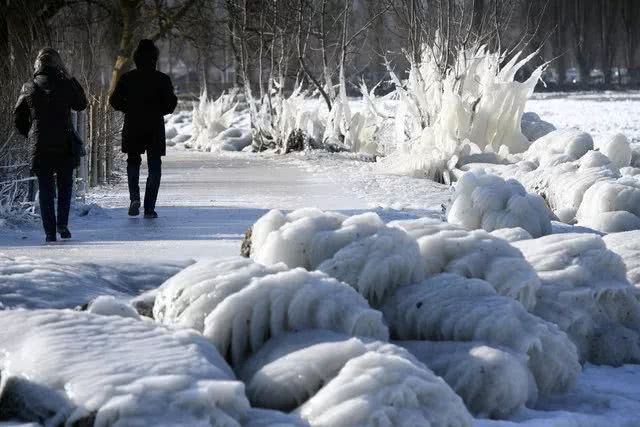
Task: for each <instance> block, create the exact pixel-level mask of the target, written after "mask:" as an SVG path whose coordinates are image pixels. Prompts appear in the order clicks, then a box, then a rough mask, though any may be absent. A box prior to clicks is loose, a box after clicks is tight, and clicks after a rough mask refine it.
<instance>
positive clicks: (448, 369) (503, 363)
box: [394, 341, 538, 418]
mask: <svg viewBox="0 0 640 427" xmlns="http://www.w3.org/2000/svg"><path fill="white" fill-rule="evenodd" d="M394 343H395V344H397V345H399V346H402V347H404V348H406V349H407V350H409V351H410V352H411V353H412V354H413V355H414V356H415V357H416V358H417V359H418V360H420V361H421V362H422V363H424V364H425V365H427V366H428V367H429V368H430V369H432V370H433V372H434V373H435V374H436V375H438V376H440V377H442V378H443V379H444V380H445V381H446V382H447V384H449V386H450V387H451V388H453V390H454V391H455V392H456V393H457V394H458V395H459V396H460V397H462V400H464V403H465V404H466V406H467V408H469V410H470V411H471V412H472V413H473V414H474V415H477V416H481V417H490V418H506V417H508V416H509V415H511V414H513V413H514V412H516V411H517V410H519V409H521V408H523V407H524V405H525V404H527V403H534V402H535V401H536V399H537V397H538V387H537V386H536V382H535V380H534V378H533V376H532V375H531V372H530V371H529V369H528V368H527V363H526V357H525V356H524V355H522V354H518V353H514V352H513V351H509V350H506V349H499V348H495V347H490V346H488V345H485V344H483V343H478V342H456V341H395V342H394Z"/></svg>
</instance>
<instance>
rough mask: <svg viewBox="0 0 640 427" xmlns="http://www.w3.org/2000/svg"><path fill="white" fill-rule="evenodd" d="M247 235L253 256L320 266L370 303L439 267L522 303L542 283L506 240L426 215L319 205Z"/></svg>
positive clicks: (272, 218)
mask: <svg viewBox="0 0 640 427" xmlns="http://www.w3.org/2000/svg"><path fill="white" fill-rule="evenodd" d="M405 232H406V233H405ZM251 239H252V241H251V257H252V258H254V259H255V260H256V261H258V262H260V263H263V264H266V265H274V264H276V263H279V262H283V263H285V264H287V266H289V267H304V268H306V269H308V270H312V269H320V270H322V271H324V272H325V273H327V274H329V275H330V276H332V277H335V278H337V279H338V280H341V281H343V282H345V283H348V284H349V285H351V286H353V287H354V288H355V289H357V290H358V292H360V293H361V294H362V295H363V296H365V297H366V298H367V300H368V301H369V302H370V303H371V304H372V305H373V306H374V307H377V306H378V305H379V304H380V303H381V302H382V301H383V300H384V298H385V297H386V296H388V295H390V294H391V293H392V292H393V290H394V289H395V288H396V287H398V286H403V285H406V284H410V283H417V282H419V281H421V280H422V279H423V278H424V277H425V275H426V276H429V275H434V274H437V273H441V272H445V271H446V272H452V273H456V274H460V275H462V276H465V277H475V278H480V279H484V280H486V281H488V282H490V283H491V284H492V285H493V286H494V287H495V288H496V289H497V290H498V292H499V293H501V294H503V295H508V296H511V297H513V298H516V299H517V300H519V301H520V302H522V303H523V304H524V305H525V306H526V307H527V308H531V307H533V305H535V300H536V298H535V293H536V289H537V288H538V286H539V285H540V281H539V279H538V277H537V275H536V273H535V271H534V270H533V269H532V268H531V266H529V265H528V263H527V262H526V261H525V260H524V258H523V257H522V254H521V253H520V252H519V251H518V250H517V249H515V248H513V247H512V246H511V245H509V243H508V242H507V241H505V240H502V239H500V238H497V237H495V236H492V235H491V234H489V233H487V232H486V231H484V230H474V231H467V230H464V229H462V228H461V227H458V226H455V225H452V224H449V223H443V222H440V221H437V220H431V219H420V220H409V221H396V222H392V223H389V226H385V225H384V224H383V222H382V221H381V220H380V218H379V217H378V216H377V215H376V214H373V213H367V214H363V215H356V216H352V217H349V218H347V217H345V216H343V215H341V214H337V213H333V212H322V211H320V210H317V209H301V210H297V211H294V212H292V213H290V214H287V215H285V214H283V213H282V212H280V211H271V212H269V213H267V214H266V215H264V216H263V217H261V218H260V219H259V220H258V221H257V222H256V223H255V224H254V226H253V232H252V237H251ZM416 242H417V245H416Z"/></svg>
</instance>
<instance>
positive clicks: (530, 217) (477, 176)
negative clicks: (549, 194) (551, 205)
mask: <svg viewBox="0 0 640 427" xmlns="http://www.w3.org/2000/svg"><path fill="white" fill-rule="evenodd" d="M551 217H552V213H551V212H550V211H549V209H548V208H547V207H546V205H545V202H544V199H543V198H542V197H540V196H539V195H537V194H535V193H534V194H532V193H527V192H526V190H525V189H524V187H523V186H522V184H520V183H519V182H518V181H516V180H514V179H509V180H506V181H505V180H504V179H502V178H500V177H499V176H496V175H491V174H487V173H485V172H484V171H483V170H480V171H475V172H467V173H466V174H464V175H463V176H462V177H461V178H460V180H459V181H458V182H457V183H456V189H455V194H454V195H453V199H452V201H451V205H450V207H449V208H448V211H447V220H448V221H449V222H450V223H452V224H457V225H460V226H462V227H464V228H466V229H468V230H475V229H478V228H482V229H484V230H486V231H494V230H497V229H500V228H513V227H520V228H522V229H524V230H526V231H527V232H528V233H529V234H530V235H531V236H533V237H540V236H543V235H547V234H550V233H551Z"/></svg>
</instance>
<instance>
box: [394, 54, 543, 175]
mask: <svg viewBox="0 0 640 427" xmlns="http://www.w3.org/2000/svg"><path fill="white" fill-rule="evenodd" d="M437 49H438V47H437V46H436V47H430V48H427V47H425V48H424V49H423V52H422V58H423V60H422V62H420V63H419V64H417V63H415V62H413V61H411V60H410V64H411V69H410V72H409V77H408V79H407V81H406V83H403V82H401V81H400V79H399V78H398V77H397V76H396V75H395V73H393V72H391V77H392V80H393V81H394V82H395V84H396V92H397V98H398V100H399V105H398V108H397V110H396V113H395V120H396V139H397V140H398V141H400V142H399V145H398V148H397V150H396V151H395V152H393V153H391V154H390V155H389V157H388V158H387V159H385V160H384V161H383V162H382V167H383V169H384V170H386V171H388V172H391V173H400V174H408V175H413V176H419V177H424V178H428V179H432V180H436V181H440V182H444V183H449V182H451V181H452V180H453V176H452V172H453V170H454V169H455V167H456V165H457V163H458V161H459V160H460V159H462V158H464V157H466V156H468V155H470V154H477V153H480V152H483V151H486V152H495V153H500V154H503V155H506V154H509V153H519V152H523V151H525V150H526V149H527V147H528V146H529V141H528V140H527V138H526V137H525V136H524V135H523V134H522V131H521V128H520V126H521V120H522V115H523V113H524V107H525V104H526V101H527V99H528V98H529V96H530V95H531V93H532V92H533V89H534V87H535V85H536V83H537V81H538V79H539V78H540V76H541V73H542V67H541V68H538V69H536V70H535V71H534V72H533V74H532V75H531V77H530V78H529V79H528V80H527V81H526V82H524V83H520V82H516V81H514V77H515V74H516V72H517V71H518V70H519V69H520V68H522V66H523V65H524V64H526V63H527V62H528V61H529V60H530V59H531V57H532V56H533V55H530V56H528V57H526V58H524V59H523V60H519V55H515V56H514V57H513V58H512V59H511V60H510V61H509V62H507V63H506V64H505V65H504V66H502V67H500V63H501V61H502V60H503V59H504V58H502V57H501V55H499V54H496V53H489V52H487V51H486V49H485V48H484V47H481V48H475V49H471V50H469V51H461V52H460V53H459V55H458V57H457V58H456V62H455V63H454V65H453V66H452V67H451V68H450V69H449V70H447V71H445V72H444V73H443V71H442V69H441V67H440V66H439V63H438V61H437V58H438V57H439V53H438V52H437ZM534 54H535V53H534Z"/></svg>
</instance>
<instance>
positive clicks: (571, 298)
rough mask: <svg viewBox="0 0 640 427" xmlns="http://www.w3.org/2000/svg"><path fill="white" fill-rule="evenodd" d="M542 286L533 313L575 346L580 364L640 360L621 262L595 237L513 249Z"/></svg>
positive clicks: (637, 324)
mask: <svg viewBox="0 0 640 427" xmlns="http://www.w3.org/2000/svg"><path fill="white" fill-rule="evenodd" d="M513 244H514V245H515V246H516V247H517V248H518V249H520V250H521V251H522V253H523V254H524V256H525V258H526V259H527V261H529V263H531V265H532V266H533V267H534V268H535V269H536V271H537V273H538V276H539V277H540V279H541V281H542V286H541V287H540V289H539V291H538V302H537V304H536V306H535V310H534V311H533V312H534V313H535V314H536V315H538V316H540V317H542V318H543V319H545V320H548V321H550V322H553V323H555V324H556V325H558V327H560V329H562V330H563V331H565V332H566V333H567V334H568V335H569V337H570V338H571V339H572V341H573V342H574V343H575V344H576V346H577V347H578V350H579V354H580V357H581V359H582V360H586V361H590V362H593V363H603V364H611V365H620V364H622V363H638V361H639V360H640V334H639V333H640V303H639V302H638V299H637V296H636V293H637V292H636V290H635V288H634V287H632V286H631V285H630V284H629V282H628V281H627V279H626V269H625V265H624V262H623V260H622V259H621V258H620V257H619V256H618V255H616V254H615V253H614V252H612V251H610V250H608V249H607V247H606V245H605V243H604V241H603V240H602V238H601V237H599V236H596V235H594V234H571V233H567V234H554V235H551V236H545V237H542V238H539V239H533V240H522V241H519V242H515V243H513Z"/></svg>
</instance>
